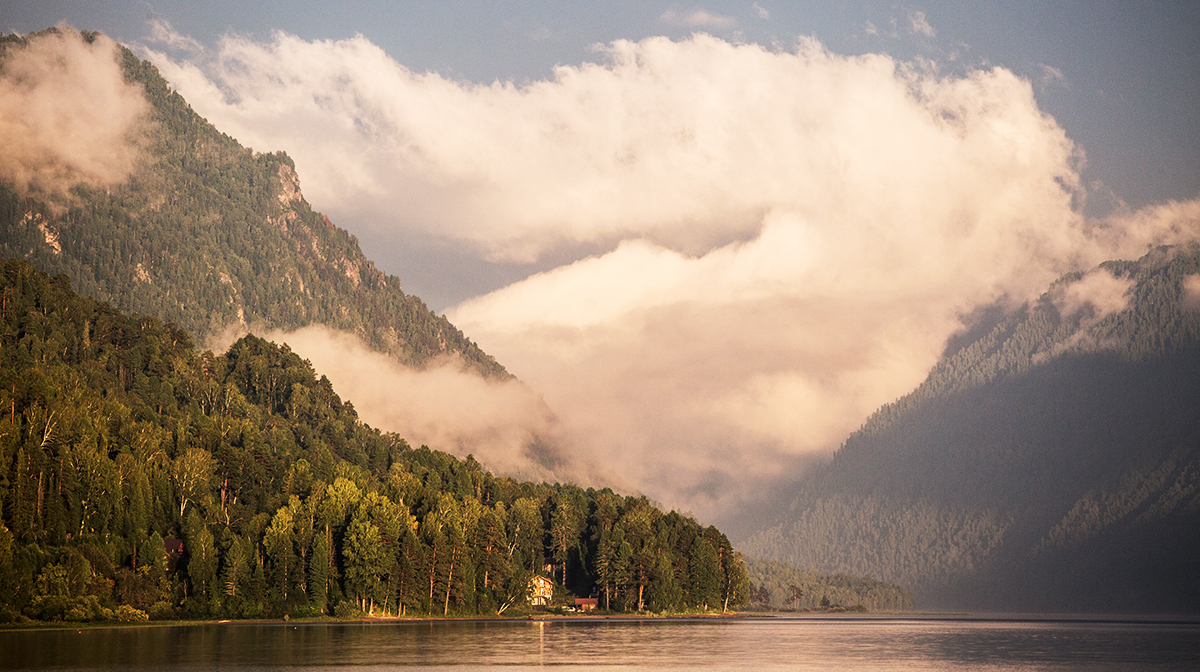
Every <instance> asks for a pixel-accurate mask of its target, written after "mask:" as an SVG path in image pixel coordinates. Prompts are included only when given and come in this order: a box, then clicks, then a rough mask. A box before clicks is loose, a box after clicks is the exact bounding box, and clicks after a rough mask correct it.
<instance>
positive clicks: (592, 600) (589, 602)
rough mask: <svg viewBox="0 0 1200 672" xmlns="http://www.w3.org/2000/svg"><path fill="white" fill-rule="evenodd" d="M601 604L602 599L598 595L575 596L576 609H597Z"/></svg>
mask: <svg viewBox="0 0 1200 672" xmlns="http://www.w3.org/2000/svg"><path fill="white" fill-rule="evenodd" d="M598 606H600V599H599V598H596V597H577V598H575V609H576V610H578V611H595V610H596V607H598Z"/></svg>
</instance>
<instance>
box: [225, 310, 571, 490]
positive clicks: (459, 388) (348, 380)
mask: <svg viewBox="0 0 1200 672" xmlns="http://www.w3.org/2000/svg"><path fill="white" fill-rule="evenodd" d="M247 331H253V332H255V333H256V335H258V336H260V337H261V338H265V339H267V340H269V341H272V342H275V343H286V344H287V345H288V346H289V347H291V349H292V350H293V351H294V352H295V353H297V354H298V355H300V356H301V357H303V358H305V359H307V360H309V362H310V363H312V365H313V368H314V369H316V371H317V374H318V375H324V376H328V377H329V380H330V382H331V383H333V388H334V391H336V392H337V393H338V395H339V396H340V397H341V398H342V399H343V400H348V401H350V402H351V403H353V404H354V409H355V410H356V411H357V412H358V415H359V417H360V418H361V419H362V420H363V422H366V423H367V424H369V425H371V426H372V427H375V428H378V429H381V430H384V431H389V432H395V433H396V434H399V435H400V436H402V437H404V438H405V439H406V440H407V441H408V442H409V444H410V445H412V446H413V447H416V446H420V445H423V444H424V445H428V446H430V447H432V448H436V449H438V450H444V451H446V452H449V453H453V454H455V455H458V456H459V457H466V456H467V455H468V454H474V455H475V456H476V457H477V458H478V459H479V460H480V461H481V462H482V463H483V464H484V465H485V466H486V467H488V468H490V469H494V470H497V471H499V472H501V473H505V474H512V475H516V476H520V477H522V478H527V479H532V480H538V481H540V480H544V479H550V480H554V479H555V478H561V477H562V476H561V475H559V474H567V475H570V476H574V477H576V478H583V479H586V478H587V477H588V475H587V473H585V472H583V471H581V470H580V469H577V468H576V467H575V465H574V464H573V462H572V461H571V459H570V456H569V455H563V454H561V453H558V452H555V450H554V448H553V446H552V445H550V444H551V443H553V437H554V433H555V432H556V427H555V422H554V419H553V416H552V414H551V413H550V410H549V409H548V408H547V407H546V405H545V403H544V402H543V401H542V400H541V398H539V397H538V395H537V394H536V393H535V392H534V391H533V390H531V389H530V388H529V387H528V386H527V385H525V384H523V383H521V382H520V381H517V380H512V379H510V380H505V381H498V380H485V379H483V378H481V377H480V376H478V375H476V374H473V373H470V372H468V371H467V370H466V369H465V367H464V366H463V365H462V363H461V362H459V361H457V360H455V359H447V360H445V361H443V362H440V363H438V364H435V365H432V366H428V367H425V368H422V369H414V368H410V367H406V366H404V365H402V364H400V363H399V362H397V361H396V360H394V359H392V358H391V357H389V356H387V355H384V354H382V353H379V352H375V351H373V350H371V349H370V348H368V347H367V346H366V345H365V344H364V343H363V342H362V340H361V339H359V338H358V337H357V336H355V335H353V334H350V333H346V332H341V331H337V330H334V329H330V328H328V327H324V326H321V325H313V326H309V327H304V328H302V329H298V330H295V331H281V330H270V329H268V330H262V329H250V330H247V329H246V328H245V327H239V328H235V329H232V330H230V331H228V332H227V333H224V334H220V335H218V336H217V337H216V338H215V339H213V342H211V343H209V344H208V346H207V347H209V348H211V349H213V350H214V351H217V352H223V351H225V350H227V349H228V347H229V345H230V344H232V343H233V341H234V340H235V339H237V338H239V337H241V336H242V335H244V334H245V333H247Z"/></svg>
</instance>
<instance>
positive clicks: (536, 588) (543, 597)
mask: <svg viewBox="0 0 1200 672" xmlns="http://www.w3.org/2000/svg"><path fill="white" fill-rule="evenodd" d="M553 599H554V582H553V581H551V580H550V579H547V578H546V577H544V576H535V577H533V578H532V579H530V580H529V604H531V605H533V606H535V607H546V606H549V605H550V601H551V600H553Z"/></svg>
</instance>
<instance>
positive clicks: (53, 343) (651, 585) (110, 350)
mask: <svg viewBox="0 0 1200 672" xmlns="http://www.w3.org/2000/svg"><path fill="white" fill-rule="evenodd" d="M0 371H2V373H0V405H2V406H3V409H4V411H5V412H4V413H3V414H2V415H3V417H0V458H2V462H0V464H2V465H3V469H2V470H0V502H3V510H2V517H0V520H2V525H0V620H4V621H12V620H18V619H23V618H33V619H40V620H64V619H65V620H72V621H87V620H114V619H115V620H127V621H136V620H145V619H147V618H163V619H169V618H195V617H222V618H234V617H259V616H262V617H279V616H303V615H321V614H332V615H339V616H352V615H357V614H376V615H417V614H436V615H449V614H472V615H475V614H504V613H513V612H512V611H510V610H518V609H524V608H527V607H526V606H525V605H526V597H527V594H528V591H529V586H530V579H531V578H532V577H533V576H535V575H539V574H540V575H544V576H547V577H549V578H551V579H552V580H553V582H554V584H555V591H556V594H555V601H556V603H557V604H567V603H568V602H567V598H568V597H569V596H572V595H574V596H588V595H594V596H596V597H597V598H598V600H599V607H600V608H601V609H608V610H612V611H630V612H633V611H685V610H695V611H724V610H726V609H728V608H731V607H736V606H740V605H742V604H744V603H745V602H746V600H747V599H748V588H749V584H748V580H747V573H746V568H745V564H744V563H743V561H742V559H741V557H740V555H739V554H738V553H736V552H735V551H734V550H733V548H732V547H731V545H730V543H729V541H728V539H726V537H725V535H724V534H722V533H721V532H720V531H718V530H717V529H716V528H713V527H707V528H706V527H702V526H701V525H699V524H698V523H697V522H696V521H695V520H693V519H692V518H690V517H688V516H684V515H681V514H679V513H676V512H670V513H664V512H662V511H661V510H659V509H658V508H657V507H656V506H654V505H653V504H652V503H651V502H649V501H648V500H647V499H646V498H644V497H623V496H621V495H618V494H615V493H614V492H612V491H611V490H607V489H605V490H593V489H587V490H584V489H580V488H578V487H576V486H573V485H561V484H553V485H551V484H546V483H542V484H535V483H519V482H516V481H514V480H512V479H508V478H500V477H496V476H493V475H492V474H490V473H488V472H487V471H485V470H484V469H483V468H482V467H481V466H480V465H479V463H478V462H476V461H475V460H474V459H472V458H471V457H468V458H467V459H466V460H465V461H464V460H459V459H456V458H454V457H452V456H450V455H447V454H445V453H441V452H438V451H435V450H430V449H429V448H427V447H424V446H422V447H419V448H413V447H410V446H409V445H407V444H406V443H405V441H404V440H403V439H401V438H399V437H397V436H395V435H391V434H383V433H380V432H379V431H376V430H374V429H372V428H370V427H368V426H366V425H364V424H363V423H362V422H360V421H359V420H358V418H357V417H356V415H355V412H354V408H353V406H352V405H351V404H350V403H348V402H345V401H342V400H341V399H340V398H339V397H338V395H337V394H336V393H335V392H334V390H333V389H332V387H331V385H330V383H329V381H328V380H327V379H326V378H324V377H321V378H318V377H317V376H316V375H315V373H314V372H313V369H312V368H311V366H310V365H309V364H308V363H307V362H306V361H304V360H302V359H301V358H300V357H299V356H297V355H296V354H294V353H292V352H290V351H289V350H288V349H287V347H286V346H284V347H279V346H276V345H274V344H272V343H268V342H266V341H263V340H261V339H259V338H256V337H253V336H247V337H245V338H243V339H241V340H240V341H238V342H236V343H235V344H234V345H233V346H232V347H231V348H230V349H229V351H228V352H226V353H224V354H220V355H214V354H213V353H210V352H201V351H198V350H197V349H195V348H194V347H193V345H192V342H191V339H190V338H189V336H188V335H187V334H186V333H184V332H183V331H182V330H180V329H179V328H177V327H175V326H174V325H173V324H170V323H163V322H161V321H159V320H158V319H157V318H153V317H142V316H138V315H126V314H123V313H121V312H119V311H117V310H115V309H113V308H111V307H109V306H108V305H107V304H104V303H99V302H96V301H93V300H91V299H87V298H83V297H80V296H78V295H76V294H75V293H74V292H73V291H72V289H71V287H70V283H69V281H68V279H67V278H66V277H65V276H62V275H59V276H55V277H50V276H48V275H46V274H44V273H42V272H41V271H39V270H37V269H36V268H34V267H33V266H31V265H30V264H28V263H27V262H24V261H20V260H9V261H6V262H4V263H3V266H0Z"/></svg>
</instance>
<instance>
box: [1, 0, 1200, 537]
mask: <svg viewBox="0 0 1200 672" xmlns="http://www.w3.org/2000/svg"><path fill="white" fill-rule="evenodd" d="M0 1H3V2H4V4H0V29H4V30H8V31H18V32H29V31H34V30H39V29H42V28H45V27H48V26H50V25H54V24H56V23H58V22H60V21H65V22H66V23H68V24H70V25H72V26H74V27H76V28H79V29H98V30H101V31H103V32H104V33H106V34H108V35H109V36H110V37H113V38H114V39H116V40H118V41H121V42H123V43H125V44H128V45H130V46H131V47H132V48H133V49H134V50H135V52H136V53H138V54H139V55H140V56H142V57H143V58H149V59H150V60H152V61H153V62H154V63H155V64H156V65H157V66H158V68H159V70H160V72H162V73H163V75H164V76H165V77H167V79H168V80H169V81H171V83H172V85H173V86H175V88H176V89H177V90H178V91H179V92H180V93H181V94H182V95H183V96H184V97H185V98H186V99H187V100H188V101H189V102H190V103H191V104H192V106H193V107H194V108H195V109H196V110H197V111H198V112H199V113H200V114H201V115H203V116H205V117H206V118H207V119H209V120H210V121H212V122H213V123H214V124H215V125H216V126H217V127H218V128H219V129H221V130H222V131H224V132H226V133H228V134H230V135H232V136H233V137H235V138H237V139H238V140H239V141H241V142H242V143H243V144H245V145H247V146H249V147H251V148H253V149H255V150H257V151H276V150H285V151H287V152H288V154H289V155H290V156H291V157H292V158H293V159H294V160H295V162H296V165H297V169H298V172H299V175H300V181H301V186H302V188H303V191H304V194H305V197H306V198H307V199H308V200H309V202H310V203H311V204H312V205H313V207H314V208H316V209H317V210H320V211H322V212H324V213H326V214H328V215H329V216H330V217H331V219H332V220H333V221H334V222H335V223H336V224H337V225H339V226H342V227H344V228H346V229H348V230H350V231H351V232H352V233H354V234H355V235H357V236H358V238H359V240H360V241H361V242H362V245H363V248H364V251H365V252H366V254H367V256H368V257H369V258H371V259H373V260H375V262H376V263H377V264H378V265H379V267H380V268H381V269H382V270H384V271H387V272H389V273H393V274H396V275H398V276H400V278H401V281H402V283H403V285H404V287H405V289H406V290H407V291H409V292H412V293H414V294H416V295H417V296H420V297H421V298H423V299H424V300H426V302H427V303H428V304H429V305H430V306H431V307H432V308H433V309H435V310H436V311H438V312H445V313H446V314H447V315H448V316H449V317H450V319H451V320H452V321H453V322H454V323H455V324H456V325H458V326H459V327H460V328H462V329H463V330H464V331H465V332H466V334H467V335H468V336H469V337H471V338H472V339H474V340H476V341H477V342H478V343H479V344H480V345H481V346H482V347H483V348H484V350H485V351H487V352H489V353H491V354H493V355H495V356H496V357H497V359H498V360H499V361H500V362H501V363H502V364H504V365H505V366H506V367H507V368H508V369H509V370H510V371H512V372H513V373H514V374H516V376H517V377H518V378H519V379H520V380H521V381H523V384H524V385H527V386H528V387H527V388H526V389H525V392H524V393H522V394H524V395H525V396H523V397H522V396H520V395H519V394H515V393H512V392H511V389H508V388H506V389H505V390H491V391H487V390H485V391H483V392H478V394H479V395H482V396H477V397H476V398H477V399H483V398H485V397H487V398H489V399H491V401H489V402H486V403H485V402H483V401H480V402H479V403H478V405H477V406H471V408H472V413H473V414H474V415H476V416H479V417H481V418H482V417H486V418H488V419H487V420H486V422H485V423H484V424H486V425H487V426H486V427H481V428H480V429H479V432H478V434H477V435H478V436H502V437H510V438H511V437H517V438H515V439H512V440H509V439H507V438H506V439H505V441H508V443H509V444H510V445H507V446H500V445H491V446H490V447H489V446H485V445H480V444H477V443H472V444H470V445H469V446H468V447H467V448H464V452H470V451H472V450H473V452H474V453H475V454H476V456H478V457H480V459H482V460H483V461H484V462H485V463H489V459H490V460H491V461H492V462H491V463H492V464H501V463H503V462H504V460H506V459H509V458H511V459H512V460H519V458H520V455H522V454H523V451H524V449H525V446H524V445H523V444H522V443H521V438H520V437H523V436H528V435H529V434H530V433H531V432H533V433H537V434H539V435H542V436H546V435H553V436H554V437H555V441H556V442H557V445H558V446H559V447H560V448H561V449H562V450H563V451H565V452H566V453H567V454H568V455H569V456H571V458H572V459H573V460H575V463H576V464H577V465H578V471H576V472H574V473H573V474H569V475H568V476H570V477H571V478H574V479H575V480H579V481H581V482H595V483H603V484H609V485H619V486H622V487H625V488H627V489H635V490H640V491H642V492H645V493H647V494H649V495H651V496H652V497H654V498H655V499H657V500H658V501H661V502H663V503H664V504H667V505H668V506H680V507H683V508H685V509H688V510H691V511H694V512H696V513H697V514H699V515H701V516H702V517H709V518H711V517H712V516H715V515H718V514H719V512H721V511H728V510H730V509H731V508H735V507H736V506H737V505H738V504H739V503H743V502H746V501H750V500H753V499H754V498H755V497H756V496H759V495H760V494H761V493H762V492H765V491H766V490H765V489H764V484H769V483H777V482H780V481H781V480H786V479H787V478H788V476H789V475H794V474H795V473H796V470H798V469H801V468H803V466H804V465H805V464H809V463H811V462H812V460H814V459H821V458H823V457H825V456H828V455H829V454H830V453H831V452H832V451H833V450H835V449H836V448H837V446H838V445H840V444H841V442H842V441H843V440H844V439H845V437H846V436H847V435H848V434H849V433H850V432H852V431H853V430H854V429H856V428H857V427H858V426H860V425H861V423H862V422H863V420H865V419H866V417H867V416H868V415H869V414H870V413H871V412H873V411H874V410H875V409H877V408H878V407H879V406H880V405H881V404H884V403H887V402H890V401H892V400H894V399H896V398H897V397H899V396H901V395H903V394H905V393H906V392H908V391H909V390H911V389H913V387H915V386H916V385H917V384H919V383H920V381H921V380H922V379H923V378H924V377H925V375H926V373H927V372H928V370H929V368H930V367H931V366H932V365H933V364H934V363H935V362H936V361H937V359H938V357H939V355H940V353H941V352H942V349H943V347H944V345H945V343H946V340H947V338H948V337H950V336H951V335H953V334H954V333H956V332H957V331H959V330H961V329H962V328H963V327H964V326H969V325H967V324H966V322H967V321H968V317H967V316H969V315H971V314H972V313H973V312H975V311H977V310H978V309H980V308H983V307H987V306H991V305H995V304H997V303H998V304H1000V305H1002V306H1005V307H1010V308H1011V307H1015V306H1016V305H1019V304H1020V303H1021V302H1022V301H1025V300H1027V299H1029V298H1031V297H1036V296H1038V295H1039V294H1041V293H1042V292H1044V291H1045V290H1046V288H1047V287H1048V286H1049V284H1050V283H1051V282H1052V281H1053V280H1054V279H1055V278H1057V277H1060V276H1061V275H1062V274H1063V273H1065V272H1068V271H1080V272H1081V273H1084V275H1083V277H1082V278H1081V279H1080V280H1079V281H1077V282H1076V284H1074V285H1071V287H1070V288H1068V289H1067V290H1061V288H1060V291H1064V292H1066V293H1065V294H1064V297H1065V298H1064V297H1059V298H1062V299H1063V301H1064V303H1063V306H1064V310H1070V309H1074V308H1072V307H1076V308H1077V307H1078V306H1080V305H1082V304H1084V303H1091V304H1092V305H1093V307H1094V308H1095V311H1094V313H1095V315H1098V316H1103V315H1104V314H1107V313H1108V312H1112V311H1117V310H1121V309H1122V307H1123V306H1124V305H1125V303H1126V301H1127V300H1128V292H1129V284H1128V281H1126V280H1124V279H1122V278H1116V277H1113V276H1111V275H1108V274H1107V272H1103V271H1095V272H1093V271H1092V269H1093V268H1094V267H1095V265H1096V264H1097V263H1098V262H1100V261H1102V260H1105V259H1111V258H1136V257H1137V256H1140V255H1141V254H1143V253H1144V252H1145V250H1146V247H1147V246H1148V245H1154V244H1162V243H1176V242H1185V241H1195V240H1198V239H1200V105H1197V103H1196V101H1197V100H1200V3H1185V2H1147V3H1138V4H1133V3H1117V2H1088V3H1069V2H1049V3H1044V2H1036V3H1035V2H1011V3H986V4H984V3H979V4H974V5H966V6H964V5H961V4H959V3H949V2H924V3H912V4H893V3H883V2H840V3H775V2H771V1H770V0H757V1H754V0H752V1H751V2H724V1H721V2H717V1H714V2H704V3H696V4H684V3H671V2H662V3H646V2H639V3H633V2H610V3H583V2H490V3H461V2H412V3H403V2H378V3H340V4H334V3H279V2H260V3H188V2H174V1H172V2H154V3H147V2H120V1H118V2H103V3H100V2H97V3H87V2H82V3H80V2H59V1H57V0H43V1H42V2H37V3H33V2H23V3H12V2H10V1H8V0H0ZM360 36H361V37H360ZM1081 204H1086V205H1081ZM1068 299H1069V300H1068ZM283 337H284V336H281V338H283ZM293 341H294V342H293ZM293 341H289V342H292V344H293V347H294V348H295V349H296V350H297V351H298V352H301V354H303V355H305V356H306V357H309V358H310V359H312V361H313V362H314V364H315V365H316V366H317V368H318V370H321V371H322V373H326V374H327V375H329V376H330V378H331V379H332V380H333V381H334V384H335V385H336V386H337V387H338V389H339V390H341V391H343V394H346V395H347V396H348V397H349V398H351V399H353V400H354V403H355V406H356V408H358V409H359V412H360V413H361V414H362V415H363V417H364V418H365V419H367V420H368V422H370V423H371V424H373V425H375V426H378V427H381V428H383V429H395V430H397V431H399V430H400V429H402V428H404V427H421V426H425V427H437V428H439V431H441V430H444V429H446V428H450V429H455V428H461V427H463V426H465V425H468V424H470V422H472V421H473V420H472V419H471V418H464V417H462V413H461V411H462V408H463V406H464V405H463V403H462V402H461V398H462V395H463V394H465V393H463V392H461V390H462V389H465V388H463V387H461V385H460V387H457V388H455V387H454V386H453V385H450V384H449V383H446V382H445V381H446V380H451V379H454V378H453V376H454V375H455V372H454V371H448V372H441V373H445V374H446V376H449V378H445V379H443V378H439V377H437V376H435V375H434V374H433V373H430V372H421V373H420V376H417V377H416V378H414V376H413V375H412V372H408V373H405V374H403V375H400V374H397V376H389V375H385V374H386V368H387V367H386V366H385V365H383V364H380V363H378V362H375V361H374V360H371V363H370V364H363V362H366V361H368V359H369V356H368V355H367V354H364V353H359V352H358V350H356V348H355V347H354V346H353V344H352V343H351V341H352V337H350V336H347V335H330V334H328V333H325V332H316V333H307V334H305V335H303V338H301V336H299V335H294V336H293ZM301 342H303V343H304V345H301ZM356 353H357V354H356ZM335 356H337V357H341V359H336V360H335V359H331V358H333V357H335ZM435 373H436V372H435ZM426 374H428V376H433V377H428V376H426ZM438 375H440V373H439V374H438ZM421 376H426V377H424V378H422V377H421ZM414 380H420V381H424V382H416V383H415V382H413V381H414ZM454 380H457V379H454ZM476 382H477V381H476ZM460 383H461V381H459V383H455V385H459V384H460ZM472 384H474V383H472ZM462 385H465V383H463V384H462ZM472 389H474V388H472ZM414 390H417V392H414ZM438 390H442V391H441V392H438ZM446 390H460V391H457V392H453V391H452V392H447V391H446ZM439 394H440V395H442V397H445V398H449V399H450V401H449V402H448V403H446V404H442V405H441V406H442V407H443V408H444V409H452V410H457V411H458V415H446V416H443V419H442V420H441V421H438V420H436V419H433V420H431V419H430V418H433V417H434V416H435V415H436V413H435V411H434V410H432V407H430V408H427V409H426V410H425V411H421V412H422V413H425V412H428V413H430V414H432V415H428V416H421V417H417V418H415V419H414V418H412V417H409V418H401V417H399V416H398V415H397V414H403V413H405V412H408V411H409V410H411V409H413V408H416V407H417V406H418V405H419V404H418V402H419V401H420V400H426V401H429V400H436V399H437V398H439ZM472 394H475V393H472ZM488 395H491V396H490V397H489V396H488ZM514 395H515V396H514ZM518 397H519V399H518ZM397 399H405V400H407V401H404V402H403V403H396V402H395V400H397ZM514 399H515V400H517V401H514ZM530 399H534V400H535V401H536V403H534V402H531V401H530ZM541 401H544V402H545V404H546V405H547V406H548V407H549V408H550V409H552V411H553V414H554V422H553V423H551V424H552V425H553V426H548V425H547V424H546V423H547V422H548V421H547V419H546V415H545V414H544V413H542V412H541V410H539V409H544V408H545V407H543V406H542V405H541ZM433 405H434V406H436V405H437V404H433ZM483 408H490V409H491V411H490V412H487V413H484V412H482V411H479V412H476V411H477V410H478V409H483ZM515 409H526V410H515ZM530 409H532V410H530ZM414 412H415V411H414ZM414 417H415V416H414ZM446 418H450V419H446ZM475 420H478V418H475ZM439 422H440V424H439ZM406 423H407V424H406ZM454 441H455V440H451V439H446V440H445V441H444V442H443V443H450V444H453V443H454ZM430 442H431V444H436V445H435V447H439V446H441V445H442V444H439V443H438V442H437V441H434V440H433V439H430ZM459 443H460V444H461V445H459V447H460V448H462V447H463V446H466V445H467V443H463V442H459ZM442 447H448V446H442ZM504 456H507V457H504ZM510 461H511V460H510Z"/></svg>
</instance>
